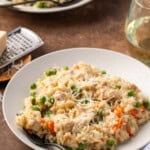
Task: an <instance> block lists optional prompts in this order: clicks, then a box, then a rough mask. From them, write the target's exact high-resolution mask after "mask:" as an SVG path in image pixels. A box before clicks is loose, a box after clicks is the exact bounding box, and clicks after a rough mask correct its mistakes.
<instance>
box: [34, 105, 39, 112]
mask: <svg viewBox="0 0 150 150" xmlns="http://www.w3.org/2000/svg"><path fill="white" fill-rule="evenodd" d="M32 110H35V111H40V108H39V107H38V106H32Z"/></svg>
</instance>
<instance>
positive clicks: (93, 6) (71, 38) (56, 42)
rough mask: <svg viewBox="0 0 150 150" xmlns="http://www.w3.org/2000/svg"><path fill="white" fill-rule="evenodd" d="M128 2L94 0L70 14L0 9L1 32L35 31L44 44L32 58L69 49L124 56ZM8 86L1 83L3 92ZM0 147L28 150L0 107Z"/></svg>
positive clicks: (127, 44) (126, 44) (122, 0)
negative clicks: (8, 125)
mask: <svg viewBox="0 0 150 150" xmlns="http://www.w3.org/2000/svg"><path fill="white" fill-rule="evenodd" d="M130 2H131V0H93V2H91V3H89V4H87V5H85V6H83V7H81V8H78V9H74V10H70V11H66V12H61V13H53V14H29V13H22V12H17V11H14V10H11V9H0V30H6V31H11V30H12V29H14V28H16V27H18V26H23V27H27V28H30V29H31V30H33V31H35V32H36V33H37V34H38V35H39V36H40V37H41V38H42V39H43V40H44V42H45V44H44V46H43V47H41V48H39V49H38V50H36V51H34V52H33V53H32V57H33V58H35V57H38V56H41V55H43V54H46V53H49V52H52V51H56V50H60V49H64V48H71V47H97V48H105V49H111V50H114V51H118V52H122V53H125V54H127V51H128V49H129V46H130V45H129V43H128V42H127V40H126V38H125V34H124V23H125V18H126V15H127V12H128V8H129V5H130ZM6 84H7V83H0V90H3V89H4V87H5V86H6ZM0 120H1V121H0V131H1V134H0V147H1V148H2V149H4V150H29V149H30V148H28V147H27V146H25V145H24V144H23V143H22V142H20V141H19V140H18V139H17V138H16V137H15V136H14V135H13V133H12V132H11V131H10V129H9V128H8V127H7V125H6V123H5V121H4V118H3V114H2V107H1V104H0ZM1 148H0V149H1Z"/></svg>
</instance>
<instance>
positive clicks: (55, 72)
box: [45, 68, 57, 76]
mask: <svg viewBox="0 0 150 150" xmlns="http://www.w3.org/2000/svg"><path fill="white" fill-rule="evenodd" d="M56 74H57V70H56V69H55V68H53V69H49V70H47V71H45V75H46V76H51V75H56Z"/></svg>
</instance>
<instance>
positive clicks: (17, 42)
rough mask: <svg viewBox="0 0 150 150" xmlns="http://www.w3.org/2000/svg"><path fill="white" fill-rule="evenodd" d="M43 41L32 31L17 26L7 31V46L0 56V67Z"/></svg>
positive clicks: (30, 50) (38, 45)
mask: <svg viewBox="0 0 150 150" xmlns="http://www.w3.org/2000/svg"><path fill="white" fill-rule="evenodd" d="M43 44H44V42H43V41H42V40H41V38H40V37H39V36H38V35H37V34H35V33H34V32H33V31H31V30H29V29H27V28H23V27H18V28H16V29H14V30H13V31H11V32H9V33H8V38H7V48H6V50H5V51H4V53H3V54H2V56H1V57H0V69H2V68H4V67H5V66H7V65H9V64H11V63H13V62H14V61H15V60H17V59H19V58H21V57H23V56H24V55H26V54H28V53H30V52H32V51H34V50H35V49H37V48H39V47H40V46H42V45H43Z"/></svg>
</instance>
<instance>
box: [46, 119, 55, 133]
mask: <svg viewBox="0 0 150 150" xmlns="http://www.w3.org/2000/svg"><path fill="white" fill-rule="evenodd" d="M48 129H49V131H50V133H51V134H52V135H54V136H55V135H56V133H55V131H54V121H52V120H51V121H49V123H48Z"/></svg>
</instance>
